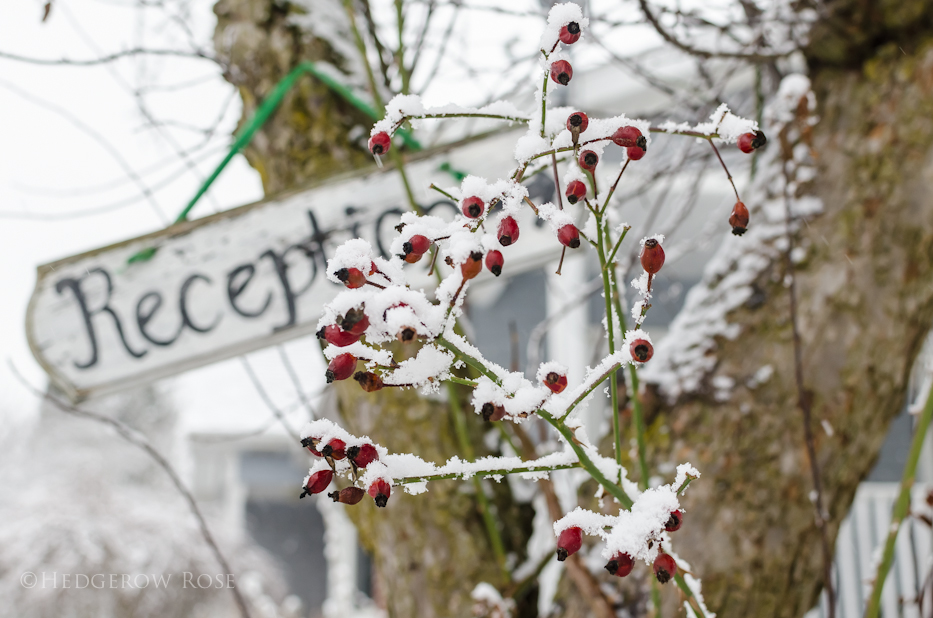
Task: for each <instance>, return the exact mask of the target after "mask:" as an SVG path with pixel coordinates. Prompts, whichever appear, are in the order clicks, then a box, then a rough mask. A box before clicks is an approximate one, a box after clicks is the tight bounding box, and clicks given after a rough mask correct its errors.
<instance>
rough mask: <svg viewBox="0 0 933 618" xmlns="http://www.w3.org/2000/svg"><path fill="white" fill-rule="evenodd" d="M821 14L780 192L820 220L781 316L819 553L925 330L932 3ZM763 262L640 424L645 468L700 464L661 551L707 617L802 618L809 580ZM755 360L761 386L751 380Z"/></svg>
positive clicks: (813, 553)
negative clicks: (824, 522)
mask: <svg viewBox="0 0 933 618" xmlns="http://www.w3.org/2000/svg"><path fill="white" fill-rule="evenodd" d="M877 4H881V5H884V4H885V3H877ZM829 6H830V8H831V12H830V17H829V19H827V20H825V21H823V22H821V23H820V24H818V25H817V27H816V29H815V30H814V32H813V36H812V37H811V40H813V41H814V44H813V45H812V46H811V47H810V48H808V49H807V50H806V55H807V60H808V62H809V65H810V72H811V75H810V77H811V79H812V84H813V89H814V92H815V94H816V97H817V101H818V109H817V117H818V123H817V124H816V125H815V126H814V127H813V129H812V133H811V135H810V144H811V145H812V155H813V157H814V159H815V161H816V166H817V170H818V174H817V176H816V178H815V179H814V180H813V181H811V182H803V183H800V185H799V187H798V191H797V194H798V195H800V196H802V195H807V194H810V195H813V196H816V197H818V198H819V199H820V200H821V201H822V204H823V212H822V213H821V214H819V215H817V216H814V217H810V218H808V220H807V223H806V224H805V225H801V226H800V228H799V231H798V232H797V233H796V234H795V240H794V244H795V245H797V246H800V247H802V248H804V250H805V251H806V256H805V258H804V260H803V261H802V262H800V263H798V264H796V266H795V270H796V285H797V298H798V323H799V327H800V331H801V338H802V343H803V345H802V349H803V370H804V381H805V387H806V389H807V390H809V391H810V397H811V398H812V410H813V415H814V418H813V425H814V427H813V429H814V433H815V436H816V448H817V459H818V462H819V466H820V469H821V470H822V476H823V484H824V488H825V498H824V509H825V510H827V511H828V514H829V531H830V534H831V536H830V542H831V543H832V542H833V539H835V535H836V531H837V530H838V526H839V524H840V523H841V520H842V519H843V518H844V517H845V515H846V513H847V511H848V508H849V505H850V504H851V502H852V499H853V497H854V493H855V490H856V487H857V485H858V483H859V482H861V480H862V479H864V478H865V476H866V475H867V474H868V472H869V471H870V469H871V467H872V465H873V464H874V462H875V460H876V458H877V455H878V452H879V449H880V447H881V444H882V441H883V440H884V437H885V435H886V433H887V428H888V425H889V423H890V421H891V420H892V419H893V418H894V416H895V415H896V414H897V413H898V412H899V411H900V410H901V409H902V407H903V405H904V400H905V395H906V388H907V378H908V373H909V370H910V368H911V365H912V363H913V361H914V359H915V357H916V355H917V353H918V352H919V349H920V346H921V344H922V342H923V339H924V337H925V336H926V335H927V333H928V332H929V331H930V328H931V326H933V194H931V192H930V190H929V187H930V183H931V181H933V41H931V38H930V37H931V35H933V27H931V13H933V11H931V7H930V5H929V3H925V2H905V3H888V4H887V6H884V7H882V6H876V3H861V2H835V3H829ZM866 7H869V8H866ZM771 137H772V138H777V137H778V136H771ZM783 146H784V147H786V145H783ZM769 147H770V148H775V147H782V144H781V143H779V140H778V139H772V143H771V144H770V146H769ZM752 224H753V225H754V221H753V222H752ZM752 254H754V255H752ZM762 255H769V256H770V257H769V262H768V264H767V266H766V267H764V268H763V269H762V270H761V272H760V274H759V276H758V277H757V278H756V280H755V281H754V283H753V284H752V286H751V287H752V290H753V294H752V295H751V296H750V298H749V300H748V301H747V302H746V303H745V305H744V306H742V307H740V308H738V309H736V310H734V311H732V312H731V313H729V314H728V315H727V320H728V322H729V323H732V324H738V325H739V326H740V327H741V334H740V335H739V336H738V337H737V338H735V339H734V340H727V339H725V338H720V339H718V340H717V344H718V345H717V348H716V349H715V350H714V352H713V354H715V358H716V364H715V368H714V369H713V370H712V372H711V373H710V374H709V375H708V376H707V380H706V381H704V383H703V386H702V387H701V388H700V392H698V393H693V394H690V395H687V396H681V397H680V398H679V400H678V401H677V402H676V404H674V405H671V404H669V403H667V402H661V401H660V400H659V401H657V402H656V403H657V408H656V409H655V411H654V414H655V416H654V419H653V421H654V422H655V423H658V424H660V423H665V424H667V425H668V426H669V427H670V430H671V431H670V434H669V435H668V436H666V438H665V439H664V440H663V441H662V440H656V441H655V443H654V444H653V447H654V452H653V458H654V459H655V461H656V462H657V461H664V460H676V461H682V460H689V461H692V462H693V463H694V464H695V465H697V466H698V468H699V469H700V470H701V471H702V472H703V478H702V482H699V483H697V484H696V486H695V487H691V490H690V492H688V495H687V500H686V503H685V504H686V508H687V509H688V517H689V522H690V523H689V525H685V526H684V528H683V532H681V533H678V539H677V541H678V545H677V550H678V552H679V553H680V555H682V556H684V557H685V558H688V559H689V561H690V562H691V564H692V566H693V567H694V568H695V572H696V573H697V574H698V575H699V576H701V577H702V578H703V589H704V594H705V596H706V600H707V603H708V604H709V606H710V608H711V609H712V610H713V611H716V612H717V613H718V616H719V617H720V618H727V617H728V618H731V617H736V618H737V617H740V616H761V617H764V616H768V617H770V616H774V617H791V616H802V615H803V614H804V613H805V612H806V611H807V610H808V609H809V608H811V607H813V605H814V604H815V603H816V600H817V594H818V591H819V589H820V588H821V585H822V557H821V552H820V549H819V548H820V542H819V534H818V531H817V528H816V526H815V520H814V508H813V504H812V503H811V501H810V497H809V494H810V491H811V489H812V488H813V483H812V479H811V476H810V469H809V460H808V458H807V451H806V449H805V444H804V433H803V421H802V416H801V411H800V409H799V408H798V406H797V401H798V392H797V387H796V384H795V378H794V359H793V345H792V332H791V323H790V310H789V307H790V301H789V297H788V289H787V287H786V286H785V283H784V281H785V276H786V275H787V266H786V261H784V259H783V254H782V253H781V252H779V251H778V252H773V253H771V254H768V253H767V252H763V251H761V250H760V249H758V248H754V247H753V248H751V254H750V255H748V256H746V258H747V259H760V258H761V256H762ZM736 268H738V266H734V267H733V268H732V269H730V272H733V271H734V270H735V269H736ZM725 279H726V277H721V278H719V279H717V280H716V281H714V282H713V283H712V284H711V285H710V287H711V288H713V289H715V287H716V286H717V285H720V284H721V283H722V282H723V280H725ZM765 365H771V366H772V367H774V369H775V371H774V374H773V376H772V377H771V378H770V380H768V381H767V382H766V383H765V384H761V385H757V386H756V387H753V386H750V384H754V383H753V382H750V381H751V380H752V377H753V374H754V373H755V372H756V370H758V369H759V368H760V367H763V366H765ZM716 376H718V377H728V378H731V379H732V380H734V382H735V384H736V386H735V388H734V390H733V392H732V396H731V399H730V400H729V401H727V402H720V401H717V400H716V398H715V396H714V388H713V386H712V379H713V378H714V377H716ZM824 420H825V421H827V422H828V423H829V424H830V425H831V427H832V428H833V429H834V434H833V435H828V434H827V432H825V431H824V430H823V429H822V428H821V426H820V423H821V421H824Z"/></svg>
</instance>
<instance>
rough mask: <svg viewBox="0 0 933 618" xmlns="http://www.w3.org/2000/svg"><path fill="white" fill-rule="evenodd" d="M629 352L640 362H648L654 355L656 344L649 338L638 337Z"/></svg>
mask: <svg viewBox="0 0 933 618" xmlns="http://www.w3.org/2000/svg"><path fill="white" fill-rule="evenodd" d="M629 353H630V354H631V355H632V358H633V359H634V360H636V361H638V362H639V363H647V362H648V361H650V360H651V357H652V356H654V346H652V345H651V342H650V341H648V340H647V339H636V340H635V341H633V342H632V345H630V346H629Z"/></svg>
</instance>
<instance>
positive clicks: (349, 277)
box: [334, 268, 366, 290]
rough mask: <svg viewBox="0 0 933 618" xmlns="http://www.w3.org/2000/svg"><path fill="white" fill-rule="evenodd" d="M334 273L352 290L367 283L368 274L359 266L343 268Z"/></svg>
mask: <svg viewBox="0 0 933 618" xmlns="http://www.w3.org/2000/svg"><path fill="white" fill-rule="evenodd" d="M334 275H335V276H336V277H337V279H339V280H340V281H341V283H343V284H344V285H345V286H347V287H348V288H350V289H351V290H352V289H356V288H361V287H363V286H364V285H366V275H364V274H363V271H361V270H360V269H359V268H341V269H340V270H338V271H337V272H336V273H334Z"/></svg>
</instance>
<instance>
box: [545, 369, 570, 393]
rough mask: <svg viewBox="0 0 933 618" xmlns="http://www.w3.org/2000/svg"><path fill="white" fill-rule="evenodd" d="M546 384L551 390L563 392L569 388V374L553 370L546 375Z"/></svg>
mask: <svg viewBox="0 0 933 618" xmlns="http://www.w3.org/2000/svg"><path fill="white" fill-rule="evenodd" d="M544 385H545V386H546V387H548V388H549V389H551V392H554V393H562V392H563V391H564V389H565V388H567V376H565V375H562V374H559V373H557V372H556V371H552V372H550V373H548V374H547V375H546V376H545V377H544Z"/></svg>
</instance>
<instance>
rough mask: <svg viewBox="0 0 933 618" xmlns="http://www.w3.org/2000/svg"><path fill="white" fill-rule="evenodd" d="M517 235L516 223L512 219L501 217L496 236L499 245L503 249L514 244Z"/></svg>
mask: <svg viewBox="0 0 933 618" xmlns="http://www.w3.org/2000/svg"><path fill="white" fill-rule="evenodd" d="M518 233H519V230H518V221H516V220H515V219H513V218H512V217H503V218H502V220H501V221H499V229H498V230H497V232H496V235H497V236H498V237H499V244H500V245H502V246H503V247H508V246H509V245H512V244H514V243H515V241H517V240H518Z"/></svg>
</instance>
